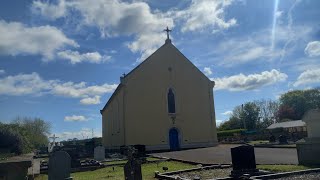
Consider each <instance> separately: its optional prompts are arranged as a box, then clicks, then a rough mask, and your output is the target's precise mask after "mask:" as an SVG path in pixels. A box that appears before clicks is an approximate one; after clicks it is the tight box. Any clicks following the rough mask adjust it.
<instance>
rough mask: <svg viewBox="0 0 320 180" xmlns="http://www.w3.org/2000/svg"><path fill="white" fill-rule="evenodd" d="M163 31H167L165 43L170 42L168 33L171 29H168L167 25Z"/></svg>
mask: <svg viewBox="0 0 320 180" xmlns="http://www.w3.org/2000/svg"><path fill="white" fill-rule="evenodd" d="M163 31H166V32H167V39H166V43H171V39H170V37H169V33H170V32H171V31H172V30H171V29H169V28H168V26H167V28H166V29H164V30H163Z"/></svg>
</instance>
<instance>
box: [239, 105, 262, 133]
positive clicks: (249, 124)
mask: <svg viewBox="0 0 320 180" xmlns="http://www.w3.org/2000/svg"><path fill="white" fill-rule="evenodd" d="M259 112H260V109H259V107H258V106H257V105H256V104H255V103H254V102H247V103H245V104H244V106H243V109H242V113H241V119H242V120H243V121H244V122H245V129H248V130H254V129H257V125H258V122H259Z"/></svg>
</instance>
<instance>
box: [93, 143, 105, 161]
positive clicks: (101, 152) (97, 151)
mask: <svg viewBox="0 0 320 180" xmlns="http://www.w3.org/2000/svg"><path fill="white" fill-rule="evenodd" d="M94 159H95V160H98V161H102V160H104V159H105V149H104V147H103V146H97V147H95V148H94Z"/></svg>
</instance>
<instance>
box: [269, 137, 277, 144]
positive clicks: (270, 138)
mask: <svg viewBox="0 0 320 180" xmlns="http://www.w3.org/2000/svg"><path fill="white" fill-rule="evenodd" d="M269 142H270V143H274V142H276V137H275V136H274V135H271V136H270V137H269Z"/></svg>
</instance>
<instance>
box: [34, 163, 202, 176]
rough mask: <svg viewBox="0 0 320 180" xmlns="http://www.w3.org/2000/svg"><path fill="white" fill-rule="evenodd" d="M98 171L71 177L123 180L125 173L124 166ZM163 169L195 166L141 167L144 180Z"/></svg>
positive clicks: (193, 166) (169, 169) (150, 165)
mask: <svg viewBox="0 0 320 180" xmlns="http://www.w3.org/2000/svg"><path fill="white" fill-rule="evenodd" d="M113 167H114V171H113V169H112V167H106V168H102V169H98V170H95V171H86V172H76V173H72V174H71V176H72V177H73V179H74V180H87V179H112V180H123V179H124V172H123V166H113ZM162 167H168V171H177V170H183V169H190V168H195V167H196V166H195V165H191V164H186V163H181V162H176V161H164V162H160V163H148V164H143V165H142V166H141V169H142V179H154V172H155V171H159V172H160V173H162V172H164V171H163V170H162ZM35 179H36V180H47V179H48V176H47V175H43V174H42V175H40V176H38V177H36V178H35Z"/></svg>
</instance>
